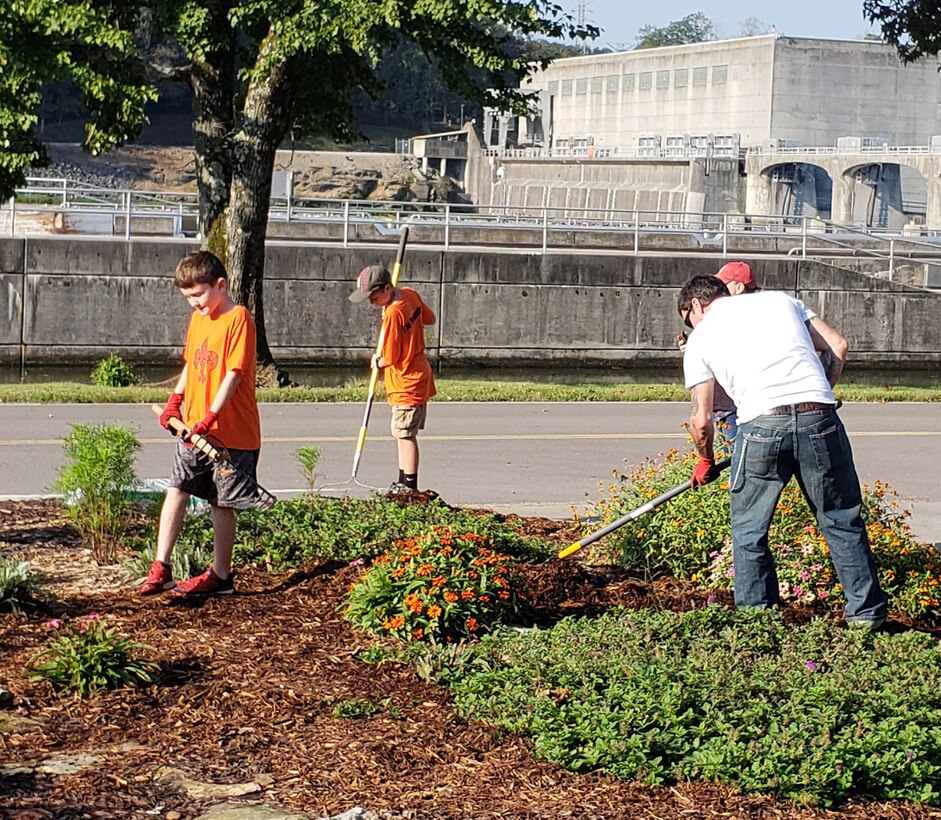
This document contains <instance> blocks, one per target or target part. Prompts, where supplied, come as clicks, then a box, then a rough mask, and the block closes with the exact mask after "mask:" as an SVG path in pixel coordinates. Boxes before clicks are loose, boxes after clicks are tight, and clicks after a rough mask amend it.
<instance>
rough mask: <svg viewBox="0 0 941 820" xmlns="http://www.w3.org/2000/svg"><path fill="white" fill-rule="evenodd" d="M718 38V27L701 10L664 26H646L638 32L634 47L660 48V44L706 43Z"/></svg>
mask: <svg viewBox="0 0 941 820" xmlns="http://www.w3.org/2000/svg"><path fill="white" fill-rule="evenodd" d="M715 39H716V29H715V26H714V25H713V23H712V20H710V19H709V18H708V17H706V15H705V14H703V13H702V12H701V11H700V12H696V13H695V14H688V15H686V17H684V18H683V19H682V20H674V21H673V22H672V23H669V24H667V25H665V26H662V27H657V26H644V27H643V28H642V29H640V31H638V32H637V42H636V43H635V44H634V48H636V49H642V48H659V47H660V46H682V45H686V44H688V43H705V42H706V41H708V40H715Z"/></svg>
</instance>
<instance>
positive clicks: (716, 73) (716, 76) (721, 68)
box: [712, 65, 729, 85]
mask: <svg viewBox="0 0 941 820" xmlns="http://www.w3.org/2000/svg"><path fill="white" fill-rule="evenodd" d="M728 79H729V67H728V66H727V65H714V66H713V67H712V84H713V85H722V84H723V83H725V82H726V81H727V80H728Z"/></svg>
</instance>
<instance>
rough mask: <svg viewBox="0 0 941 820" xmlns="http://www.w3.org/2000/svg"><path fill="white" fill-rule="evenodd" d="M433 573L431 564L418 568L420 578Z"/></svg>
mask: <svg viewBox="0 0 941 820" xmlns="http://www.w3.org/2000/svg"><path fill="white" fill-rule="evenodd" d="M433 571H434V567H433V566H432V565H431V564H422V565H421V566H420V567H419V568H418V574H419V575H421V576H425V575H431V573H432V572H433Z"/></svg>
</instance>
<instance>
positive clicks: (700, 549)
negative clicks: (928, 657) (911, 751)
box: [591, 450, 941, 623]
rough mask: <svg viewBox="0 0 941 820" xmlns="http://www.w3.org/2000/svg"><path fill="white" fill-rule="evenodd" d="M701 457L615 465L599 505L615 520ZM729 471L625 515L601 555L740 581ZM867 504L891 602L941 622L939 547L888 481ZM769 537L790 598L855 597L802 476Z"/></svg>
mask: <svg viewBox="0 0 941 820" xmlns="http://www.w3.org/2000/svg"><path fill="white" fill-rule="evenodd" d="M695 460H696V456H695V454H694V453H693V452H692V450H690V451H687V452H686V453H680V452H679V451H677V450H670V451H669V452H667V453H664V454H661V456H660V457H658V458H656V459H650V460H648V461H645V462H643V463H642V464H640V465H638V466H636V467H634V468H633V469H632V470H630V471H629V472H627V473H615V474H614V480H613V481H612V483H611V484H610V485H609V486H608V488H607V492H608V497H607V498H602V500H601V501H599V502H598V503H597V504H596V505H595V509H594V512H595V514H597V515H598V516H600V517H601V519H602V521H604V522H605V523H607V522H608V521H612V520H614V519H616V518H618V517H619V516H621V515H622V514H624V513H625V512H627V511H628V510H631V509H633V508H635V507H638V506H640V505H641V504H643V503H645V502H646V501H649V500H650V499H651V498H655V497H656V496H658V495H659V494H660V493H662V492H664V491H665V490H667V489H670V488H671V487H674V486H676V485H677V484H680V483H682V482H683V481H688V480H689V476H690V475H691V473H692V470H693V465H694V463H695ZM725 475H726V474H723V477H722V478H720V479H719V480H717V481H716V482H714V483H713V484H711V485H709V486H707V487H705V488H703V489H701V490H697V491H696V492H688V493H684V494H683V495H680V496H678V497H677V498H675V499H673V500H672V501H670V502H669V503H667V504H664V505H663V506H661V507H658V508H657V509H655V510H653V511H652V512H650V513H648V514H647V515H644V516H642V517H640V518H638V519H636V520H634V521H631V522H629V523H627V524H625V525H624V526H623V527H622V528H621V529H619V530H616V531H615V532H614V533H612V535H610V536H609V537H608V538H606V539H605V540H604V541H602V542H601V543H600V544H598V545H596V546H595V547H594V552H593V553H592V554H591V555H592V556H593V557H594V559H596V560H606V561H614V562H617V563H620V564H622V565H623V566H625V567H627V568H629V569H631V570H634V571H636V572H637V573H639V574H640V575H642V576H643V577H645V578H648V579H649V578H656V577H660V576H665V575H672V576H674V577H677V578H684V579H689V580H693V581H696V582H698V583H699V584H701V585H702V586H703V587H705V588H708V589H731V588H732V584H733V572H732V540H731V526H730V523H729V504H728V481H727V480H726V478H725ZM863 510H864V516H865V519H866V530H867V533H868V536H869V541H870V544H871V545H872V550H873V554H874V555H875V558H876V564H877V565H878V568H879V579H880V582H881V583H882V586H883V588H884V589H885V590H886V592H888V594H889V596H890V607H891V608H892V609H893V611H895V612H898V613H900V614H902V615H906V616H908V617H911V618H915V619H921V620H924V621H926V622H928V623H938V622H941V556H939V554H938V551H937V550H936V549H935V548H934V547H933V546H932V545H931V544H924V543H919V542H918V541H917V540H916V539H915V538H914V536H913V535H912V532H911V529H910V527H909V525H908V520H907V519H908V518H909V516H910V512H909V511H908V510H907V509H905V507H904V506H903V505H902V503H901V502H900V500H899V498H898V494H897V493H895V491H893V490H892V488H891V487H889V486H888V485H887V484H885V483H882V482H876V483H875V485H873V486H871V487H870V486H864V487H863ZM769 543H770V545H771V550H772V553H773V554H774V556H775V563H776V567H777V573H778V581H779V586H780V590H781V599H782V600H783V601H785V602H793V603H799V604H806V605H816V606H826V607H842V605H843V604H844V603H845V598H844V596H843V591H842V588H841V587H840V584H839V581H838V580H837V577H836V572H835V570H834V568H833V563H832V561H831V560H830V556H829V551H828V549H827V545H826V541H825V540H824V538H823V536H822V534H821V533H820V530H819V529H818V527H817V522H816V520H815V519H814V516H813V514H812V513H811V511H810V508H809V507H808V506H807V502H806V501H805V500H804V498H803V496H802V495H801V492H800V489H799V488H798V486H797V482H796V481H793V480H792V481H791V483H790V484H788V485H787V487H785V489H784V492H783V493H782V494H781V499H780V501H779V502H778V508H777V511H776V513H775V517H774V522H773V523H772V526H771V531H770V537H769Z"/></svg>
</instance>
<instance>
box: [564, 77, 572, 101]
mask: <svg viewBox="0 0 941 820" xmlns="http://www.w3.org/2000/svg"><path fill="white" fill-rule="evenodd" d="M562 96H563V97H571V96H572V81H571V80H562Z"/></svg>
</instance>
